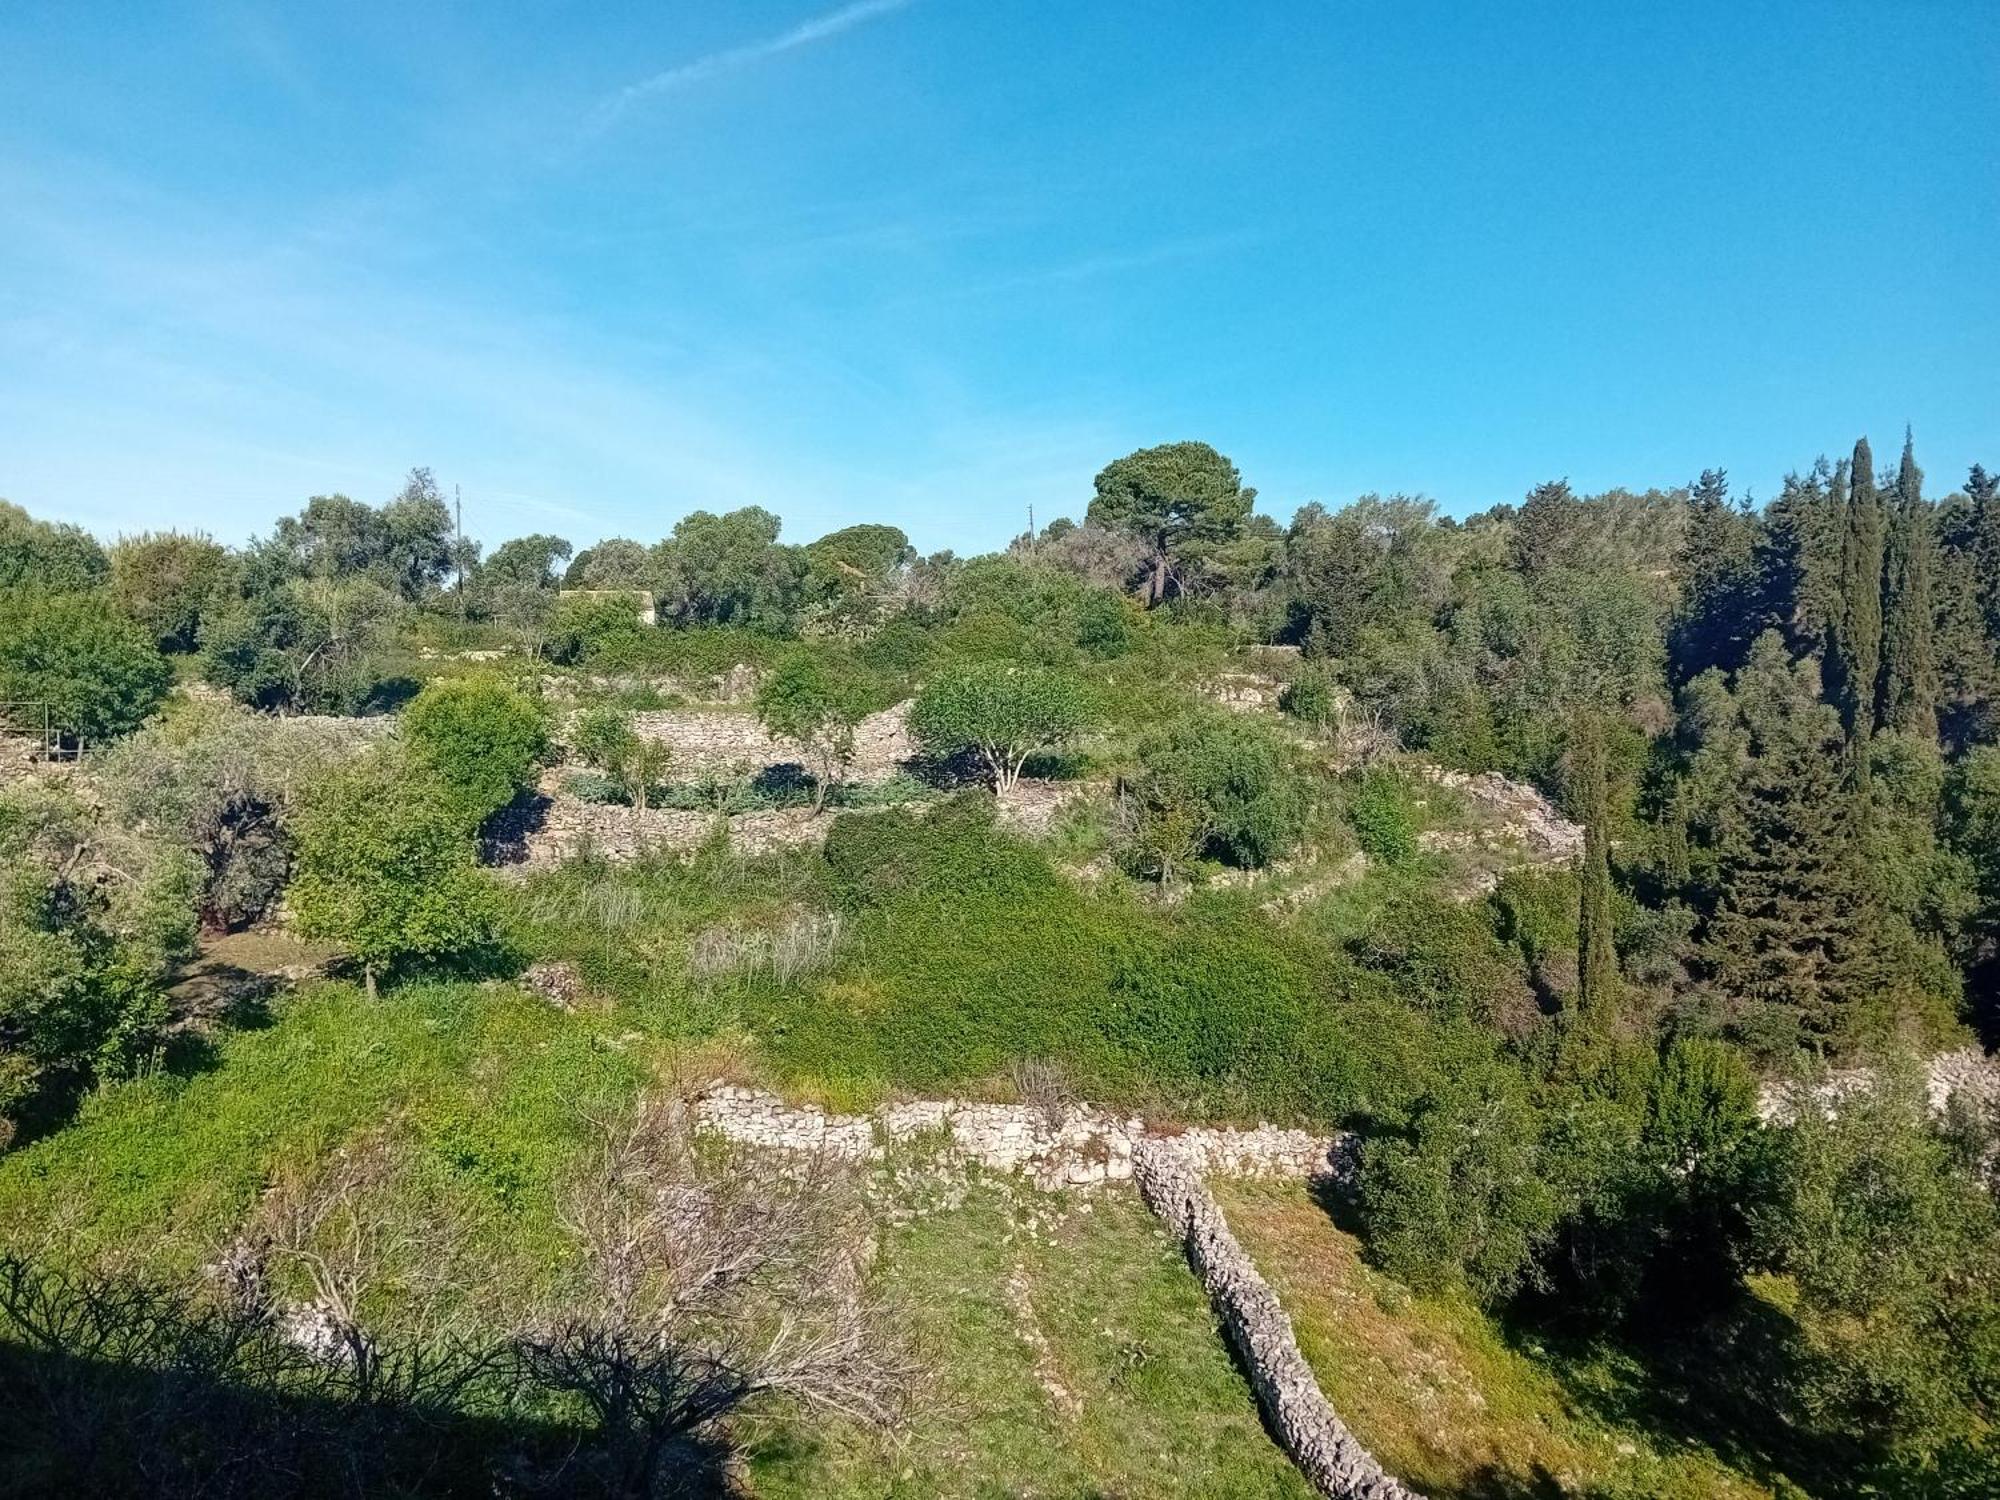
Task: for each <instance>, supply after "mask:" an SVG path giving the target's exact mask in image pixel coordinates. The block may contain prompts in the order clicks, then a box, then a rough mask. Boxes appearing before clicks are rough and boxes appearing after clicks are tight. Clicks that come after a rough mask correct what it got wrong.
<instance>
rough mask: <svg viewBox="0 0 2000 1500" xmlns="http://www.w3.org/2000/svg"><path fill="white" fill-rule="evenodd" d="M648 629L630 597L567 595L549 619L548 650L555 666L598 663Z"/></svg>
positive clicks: (557, 604)
mask: <svg viewBox="0 0 2000 1500" xmlns="http://www.w3.org/2000/svg"><path fill="white" fill-rule="evenodd" d="M645 628H646V627H645V626H644V625H642V624H640V622H639V605H638V602H637V601H636V600H635V599H634V598H633V597H632V596H631V595H629V594H589V593H582V594H565V595H564V596H563V597H562V598H560V599H559V600H557V601H556V606H555V609H554V611H553V612H552V613H551V614H550V616H549V620H548V627H547V630H548V634H547V642H548V644H547V646H546V648H545V649H546V650H547V652H548V655H549V660H551V661H555V662H565V663H571V662H590V661H596V660H597V659H598V658H600V657H603V656H606V655H607V654H610V653H612V652H614V651H615V650H616V649H617V648H618V647H619V646H620V645H622V644H623V643H625V642H627V641H631V640H636V639H637V638H638V637H639V633H640V632H641V631H642V630H644V629H645Z"/></svg>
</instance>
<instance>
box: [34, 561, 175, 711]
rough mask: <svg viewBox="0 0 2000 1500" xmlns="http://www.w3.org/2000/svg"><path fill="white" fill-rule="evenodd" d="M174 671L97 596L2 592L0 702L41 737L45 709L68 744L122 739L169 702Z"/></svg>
mask: <svg viewBox="0 0 2000 1500" xmlns="http://www.w3.org/2000/svg"><path fill="white" fill-rule="evenodd" d="M172 684H173V669H172V668H171V667H170V666H168V664H167V661H166V658H165V657H163V656H161V655H160V653H159V651H158V649H156V648H155V646H154V644H153V642H152V640H151V638H150V637H149V636H148V635H147V634H146V632H145V631H143V630H141V629H140V628H139V627H138V626H136V625H134V624H133V623H132V622H131V621H130V620H128V619H127V618H126V617H125V616H124V615H122V614H120V613H119V612H118V610H117V609H116V608H115V607H113V606H112V605H111V603H110V601H109V600H107V599H106V598H104V597H103V596H102V595H99V594H52V593H47V592H43V591H41V590H32V591H29V590H13V591H0V700H13V701H15V702H17V703H21V704H22V706H21V707H19V708H17V709H13V710H10V711H9V716H10V717H12V718H15V719H16V720H18V721H19V722H20V724H21V727H23V728H29V727H31V726H32V728H33V729H35V730H37V731H39V730H40V729H41V726H42V715H41V711H40V709H39V708H38V707H36V705H46V706H47V709H48V715H49V720H50V722H51V723H52V724H53V726H54V728H55V729H56V730H57V731H58V732H59V733H61V734H63V735H65V736H67V737H69V738H70V739H71V740H72V741H74V740H79V739H80V740H83V741H86V742H95V741H98V740H102V739H108V738H111V737H113V736H116V735H120V734H126V733H128V732H130V731H131V730H133V729H136V728H138V727H139V724H140V722H141V721H142V720H144V719H145V717H146V716H147V715H148V714H150V713H151V712H152V711H153V710H154V709H155V708H157V707H159V704H160V700H161V699H162V698H164V697H165V696H166V693H167V689H168V688H169V687H170V686H172Z"/></svg>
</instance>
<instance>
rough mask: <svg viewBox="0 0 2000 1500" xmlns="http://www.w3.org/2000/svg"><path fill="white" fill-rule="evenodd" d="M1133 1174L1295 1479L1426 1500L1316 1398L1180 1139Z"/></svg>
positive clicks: (1307, 1370)
mask: <svg viewBox="0 0 2000 1500" xmlns="http://www.w3.org/2000/svg"><path fill="white" fill-rule="evenodd" d="M1133 1175H1134V1176H1135V1178H1136V1179H1137V1181H1138V1184H1139V1191H1140V1193H1141V1194H1142V1195H1143V1196H1144V1197H1145V1200H1146V1202H1147V1204H1148V1206H1150V1207H1151V1208H1152V1210H1153V1212H1154V1213H1156V1214H1158V1215H1159V1216H1160V1219H1161V1221H1162V1222H1163V1223H1165V1224H1166V1225H1167V1227H1168V1228H1169V1229H1170V1230H1172V1231H1173V1233H1174V1234H1175V1235H1176V1236H1178V1237H1179V1239H1180V1240H1181V1242H1182V1244H1183V1245H1184V1246H1185V1247H1186V1249H1187V1257H1188V1263H1189V1264H1190V1265H1191V1266H1193V1267H1194V1272H1195V1275H1196V1276H1198V1277H1199V1278H1200V1279H1201V1284H1202V1286H1203V1288H1204V1289H1205V1290H1206V1291H1207V1292H1208V1295H1209V1299H1210V1301H1211V1302H1213V1304H1214V1306H1215V1312H1216V1317H1217V1318H1218V1319H1219V1320H1220V1321H1221V1324H1222V1328H1223V1332H1224V1333H1225V1334H1226V1335H1227V1336H1228V1338H1229V1341H1230V1343H1231V1344H1232V1345H1233V1346H1234V1347H1235V1349H1236V1352H1237V1355H1238V1357H1239V1358H1241V1359H1242V1361H1243V1367H1244V1369H1245V1371H1246V1372H1247V1373H1248V1375H1249V1377H1250V1386H1251V1389H1252V1390H1254V1391H1255V1392H1256V1395H1257V1402H1258V1405H1260V1406H1261V1407H1262V1408H1263V1409H1264V1416H1265V1419H1266V1421H1268V1422H1269V1423H1270V1427H1271V1431H1272V1433H1273V1435H1274V1436H1276V1438H1277V1439H1278V1442H1279V1443H1280V1444H1281V1445H1282V1446H1283V1447H1284V1449H1285V1451H1286V1452H1287V1453H1289V1454H1290V1455H1291V1457H1292V1461H1293V1462H1294V1463H1296V1464H1297V1465H1298V1466H1299V1470H1300V1472H1301V1473H1303V1474H1304V1475H1305V1476H1306V1478H1307V1479H1309V1480H1311V1481H1312V1483H1313V1486H1314V1487H1315V1488H1316V1489H1318V1490H1319V1492H1320V1493H1321V1494H1322V1495H1326V1496H1328V1497H1330V1500H1423V1497H1422V1496H1421V1495H1419V1494H1418V1492H1417V1491H1415V1490H1412V1489H1410V1488H1409V1487H1408V1486H1406V1485H1404V1484H1402V1483H1400V1482H1398V1481H1397V1480H1396V1479H1394V1478H1392V1477H1391V1476H1390V1475H1389V1474H1387V1473H1385V1472H1384V1471H1383V1468H1382V1466H1381V1465H1380V1464H1378V1463H1377V1462H1375V1459H1374V1456H1373V1455H1372V1454H1370V1453H1369V1452H1368V1450H1367V1449H1366V1448H1364V1447H1362V1446H1361V1443H1360V1442H1359V1441H1358V1440H1357V1439H1356V1438H1355V1436H1354V1434H1353V1433H1352V1432H1350V1431H1348V1429H1347V1425H1346V1424H1345V1423H1344V1422H1342V1421H1341V1420H1340V1416H1339V1414H1338V1413H1336V1412H1335V1411H1334V1409H1333V1406H1332V1404H1331V1403H1330V1402H1329V1401H1328V1400H1327V1399H1326V1394H1325V1393H1324V1392H1323V1391H1321V1390H1320V1388H1319V1381H1318V1380H1317V1379H1315V1378H1314V1376H1313V1372H1312V1367H1311V1366H1310V1365H1308V1364H1307V1363H1306V1360H1305V1356H1304V1355H1303V1354H1301V1353H1300V1352H1299V1346H1298V1340H1297V1339H1296V1338H1294V1337H1293V1334H1292V1320H1291V1318H1290V1317H1288V1316H1287V1315H1286V1313H1285V1310H1284V1308H1283V1307H1282V1306H1280V1305H1279V1302H1278V1295H1277V1293H1276V1292H1274V1291H1272V1290H1271V1288H1270V1286H1269V1285H1268V1284H1267V1283H1266V1282H1265V1280H1264V1278H1263V1277H1262V1276H1260V1275H1258V1274H1257V1267H1256V1265H1255V1264H1254V1263H1253V1262H1252V1261H1251V1259H1250V1257H1249V1256H1248V1255H1247V1254H1245V1253H1244V1250H1243V1247H1242V1246H1241V1245H1240V1244H1238V1243H1237V1241H1236V1236H1235V1235H1234V1234H1232V1233H1231V1232H1230V1229H1229V1221H1228V1220H1227V1219H1225V1218H1224V1217H1223V1214H1222V1209H1221V1208H1220V1207H1219V1206H1218V1205H1217V1204H1216V1201H1215V1199H1214V1198H1213V1197H1211V1196H1210V1195H1209V1191H1208V1188H1207V1187H1206V1186H1205V1185H1204V1184H1203V1182H1202V1175H1203V1167H1202V1165H1201V1163H1200V1161H1199V1159H1198V1158H1197V1157H1196V1156H1194V1155H1193V1154H1192V1153H1190V1152H1189V1151H1188V1150H1187V1149H1186V1148H1185V1146H1184V1145H1183V1144H1182V1142H1181V1141H1179V1140H1175V1139H1163V1138H1152V1139H1148V1140H1143V1141H1141V1142H1139V1143H1138V1146H1137V1149H1136V1151H1135V1154H1134V1158H1133Z"/></svg>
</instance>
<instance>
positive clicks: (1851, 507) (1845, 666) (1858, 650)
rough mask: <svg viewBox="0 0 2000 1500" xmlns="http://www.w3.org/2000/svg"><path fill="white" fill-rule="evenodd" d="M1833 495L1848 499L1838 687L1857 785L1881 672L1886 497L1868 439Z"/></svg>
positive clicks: (1863, 773) (1862, 779)
mask: <svg viewBox="0 0 2000 1500" xmlns="http://www.w3.org/2000/svg"><path fill="white" fill-rule="evenodd" d="M1834 494H1835V496H1836V497H1839V496H1841V495H1843V494H1844V495H1845V500H1846V506H1845V517H1846V520H1845V526H1844V529H1843V531H1842V540H1841V552H1840V595H1841V618H1840V633H1839V636H1838V645H1839V648H1840V649H1839V653H1838V659H1837V667H1838V681H1837V684H1836V690H1837V693H1838V698H1839V704H1840V717H1841V723H1842V725H1843V726H1844V727H1845V728H1846V730H1847V754H1848V764H1849V766H1850V768H1851V770H1852V773H1853V777H1854V781H1855V784H1856V785H1857V786H1866V785H1867V783H1868V742H1869V741H1870V740H1871V739H1873V738H1874V737H1875V695H1876V685H1877V683H1878V681H1879V680H1880V678H1881V675H1882V502H1881V499H1880V497H1879V496H1878V495H1877V494H1876V492H1875V455H1874V454H1873V453H1872V452H1870V451H1869V448H1868V439H1867V438H1865V437H1864V438H1862V439H1861V440H1860V441H1859V442H1857V443H1856V444H1855V445H1854V461H1853V463H1852V464H1851V465H1849V467H1848V468H1847V470H1846V471H1845V473H1843V472H1842V471H1841V470H1839V469H1836V470H1835V471H1834Z"/></svg>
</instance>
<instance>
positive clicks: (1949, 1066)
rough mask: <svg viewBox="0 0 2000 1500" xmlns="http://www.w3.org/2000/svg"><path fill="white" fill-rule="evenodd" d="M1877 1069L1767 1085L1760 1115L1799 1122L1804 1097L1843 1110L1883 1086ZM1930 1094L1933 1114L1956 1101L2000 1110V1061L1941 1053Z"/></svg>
mask: <svg viewBox="0 0 2000 1500" xmlns="http://www.w3.org/2000/svg"><path fill="white" fill-rule="evenodd" d="M1877 1081H1878V1080H1877V1077H1876V1074H1875V1070H1874V1069H1872V1068H1839V1069H1835V1070H1834V1071H1833V1072H1830V1073H1828V1074H1826V1076H1825V1077H1823V1078H1821V1079H1819V1080H1818V1081H1817V1082H1814V1083H1812V1084H1809V1085H1800V1084H1797V1083H1793V1082H1791V1081H1789V1080H1780V1081H1778V1082H1774V1083H1767V1084H1765V1085H1764V1086H1763V1087H1762V1088H1761V1089H1759V1090H1758V1093H1757V1114H1758V1116H1759V1117H1760V1118H1761V1119H1762V1120H1763V1121H1764V1122H1765V1123H1766V1124H1767V1125H1784V1124H1789V1123H1790V1122H1791V1121H1792V1120H1794V1119H1795V1118H1797V1116H1798V1112H1799V1103H1800V1093H1801V1091H1802V1090H1803V1092H1804V1093H1805V1094H1806V1095H1807V1096H1808V1097H1810V1098H1811V1099H1813V1100H1814V1101H1816V1102H1817V1103H1820V1104H1823V1105H1827V1106H1829V1107H1831V1108H1835V1109H1838V1108H1839V1105H1840V1101H1841V1100H1842V1099H1843V1098H1846V1097H1847V1096H1848V1095H1850V1094H1860V1093H1867V1092H1869V1091H1871V1090H1873V1089H1874V1088H1875V1086H1876V1083H1877ZM1924 1093H1925V1095H1926V1097H1927V1098H1928V1100H1929V1102H1930V1107H1931V1110H1932V1112H1933V1113H1936V1114H1943V1113H1944V1111H1945V1107H1946V1106H1947V1105H1948V1104H1949V1103H1950V1102H1951V1100H1952V1098H1953V1097H1954V1096H1956V1097H1958V1098H1960V1099H1962V1100H1964V1101H1965V1102H1967V1103H1970V1104H1972V1105H1974V1106H1976V1107H1979V1108H1986V1109H1992V1108H2000V1058H1992V1057H1988V1056H1987V1055H1986V1054H1985V1053H1984V1052H1981V1051H1980V1050H1979V1049H1978V1048H1976V1047H1964V1048H1960V1049H1959V1050H1958V1051H1956V1052H1940V1053H1938V1054H1937V1055H1936V1056H1934V1057H1931V1058H1928V1059H1926V1060H1925V1062H1924Z"/></svg>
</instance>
